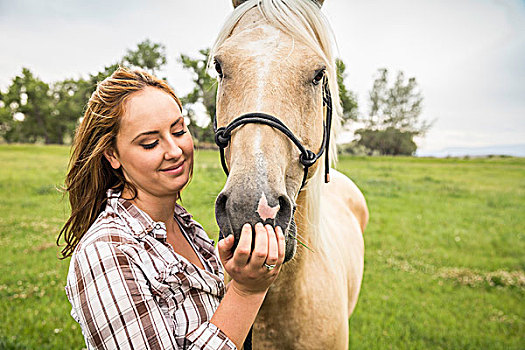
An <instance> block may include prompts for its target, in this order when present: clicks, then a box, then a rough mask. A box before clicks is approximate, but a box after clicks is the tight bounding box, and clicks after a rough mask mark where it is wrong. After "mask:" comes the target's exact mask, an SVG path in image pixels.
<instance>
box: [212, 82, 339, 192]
mask: <svg viewBox="0 0 525 350" xmlns="http://www.w3.org/2000/svg"><path fill="white" fill-rule="evenodd" d="M323 107H325V108H326V121H323V141H322V143H321V149H320V150H319V152H318V153H317V154H316V153H314V152H312V151H310V150H308V149H306V148H305V147H304V146H303V144H301V141H299V139H297V137H295V135H294V134H293V133H292V131H290V129H289V128H288V127H287V126H286V125H284V123H283V122H282V121H280V120H279V119H277V118H276V117H274V116H272V115H269V114H266V113H247V114H243V115H242V116H240V117H238V118H236V119H234V120H233V121H232V122H231V123H230V124H228V125H227V126H225V127H220V128H217V118H215V119H214V120H213V128H214V130H215V143H216V144H217V146H219V150H220V155H221V164H222V168H223V169H224V172H225V173H226V175H228V174H229V171H228V167H227V166H226V159H225V156H224V149H225V148H226V147H228V145H229V143H230V140H231V133H232V131H233V130H234V129H236V128H237V127H239V126H241V125H244V124H251V123H255V124H264V125H268V126H271V127H273V128H275V129H277V130H279V131H281V132H282V133H283V134H284V135H286V136H287V137H288V138H289V139H290V140H291V141H292V142H293V143H294V144H295V145H296V146H297V148H298V149H299V151H300V152H301V155H300V156H299V161H300V162H301V164H302V165H303V166H304V175H303V182H302V184H301V188H303V187H304V185H305V184H306V178H307V176H308V169H309V168H310V167H311V166H312V165H314V164H315V162H316V161H317V160H318V159H319V158H320V157H321V155H322V154H323V152H324V151H325V150H326V155H325V182H329V181H330V162H329V159H328V158H329V155H328V152H329V147H330V129H331V127H332V97H331V94H330V88H329V86H328V79H326V78H325V79H324V80H323Z"/></svg>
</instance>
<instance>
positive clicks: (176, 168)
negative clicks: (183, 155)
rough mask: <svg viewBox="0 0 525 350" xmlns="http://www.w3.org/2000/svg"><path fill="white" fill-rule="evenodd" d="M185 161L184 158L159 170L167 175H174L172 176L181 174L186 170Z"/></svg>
mask: <svg viewBox="0 0 525 350" xmlns="http://www.w3.org/2000/svg"><path fill="white" fill-rule="evenodd" d="M185 163H186V162H185V161H184V160H182V161H181V162H179V163H177V164H174V165H170V166H168V167H166V168H163V169H160V170H159V171H160V172H162V173H164V174H167V175H172V176H178V175H181V174H182V173H183V172H184V165H185Z"/></svg>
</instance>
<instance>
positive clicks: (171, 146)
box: [164, 138, 182, 160]
mask: <svg viewBox="0 0 525 350" xmlns="http://www.w3.org/2000/svg"><path fill="white" fill-rule="evenodd" d="M181 155H182V149H181V148H180V147H179V145H178V144H177V142H176V141H175V140H174V139H173V138H170V139H169V140H168V141H167V142H166V148H165V150H164V159H166V160H169V159H174V158H175V159H177V158H180V156H181Z"/></svg>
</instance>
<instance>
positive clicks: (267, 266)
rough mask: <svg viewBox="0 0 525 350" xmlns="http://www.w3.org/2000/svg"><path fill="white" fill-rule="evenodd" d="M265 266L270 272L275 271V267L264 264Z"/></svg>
mask: <svg viewBox="0 0 525 350" xmlns="http://www.w3.org/2000/svg"><path fill="white" fill-rule="evenodd" d="M263 266H264V267H266V269H268V271H272V270H273V269H275V265H268V264H267V263H264V264H263Z"/></svg>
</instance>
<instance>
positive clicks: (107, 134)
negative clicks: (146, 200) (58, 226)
mask: <svg viewBox="0 0 525 350" xmlns="http://www.w3.org/2000/svg"><path fill="white" fill-rule="evenodd" d="M148 86H152V87H156V88H159V89H161V90H162V91H164V92H166V93H168V94H169V95H170V96H171V97H173V99H174V100H175V102H176V103H177V105H178V106H179V108H180V109H181V110H182V104H181V102H180V100H179V99H178V98H177V96H176V95H175V93H174V91H173V90H172V89H171V88H170V87H169V86H168V84H167V83H166V82H165V81H163V80H161V79H158V78H156V77H154V76H152V75H150V74H148V73H147V72H145V71H142V70H127V69H125V68H119V69H117V70H116V71H115V72H114V73H113V74H112V75H111V76H110V77H108V78H106V79H105V80H104V81H102V82H101V83H99V84H98V86H97V89H96V90H95V92H93V94H92V95H91V98H90V99H89V101H88V104H87V108H86V112H85V113H84V117H83V119H82V121H81V123H80V125H79V127H78V129H77V131H76V133H75V138H74V140H73V146H72V151H71V158H70V160H69V171H68V173H67V175H66V179H65V186H64V188H65V191H66V192H67V193H68V194H69V203H70V204H71V215H70V217H69V219H68V220H67V222H66V223H65V224H64V227H62V230H60V233H59V235H58V237H57V244H59V240H60V237H61V236H63V237H64V241H65V242H66V246H65V247H64V249H62V252H61V253H62V259H64V258H67V257H69V256H71V254H73V250H74V249H75V247H76V245H77V244H78V242H79V241H80V239H81V238H82V236H83V235H84V234H85V233H86V232H87V231H88V229H89V227H90V226H91V225H92V224H93V222H94V221H95V219H96V218H97V216H98V215H99V214H100V213H101V212H102V210H104V206H105V204H106V200H107V198H106V192H107V190H108V189H110V188H111V189H116V190H123V189H124V186H126V187H127V188H129V189H130V191H131V193H132V194H133V195H134V196H136V194H137V191H136V188H135V186H133V184H131V183H129V182H127V181H126V179H125V177H124V174H123V173H122V169H113V168H112V167H111V165H110V164H109V162H108V161H107V159H106V158H105V157H104V152H105V151H106V150H110V149H113V150H114V151H116V137H117V134H118V131H119V127H120V121H121V118H122V116H123V115H124V112H125V107H126V102H127V101H128V100H129V98H130V96H131V95H132V94H133V93H136V92H139V91H142V90H143V89H144V88H146V87H148Z"/></svg>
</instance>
